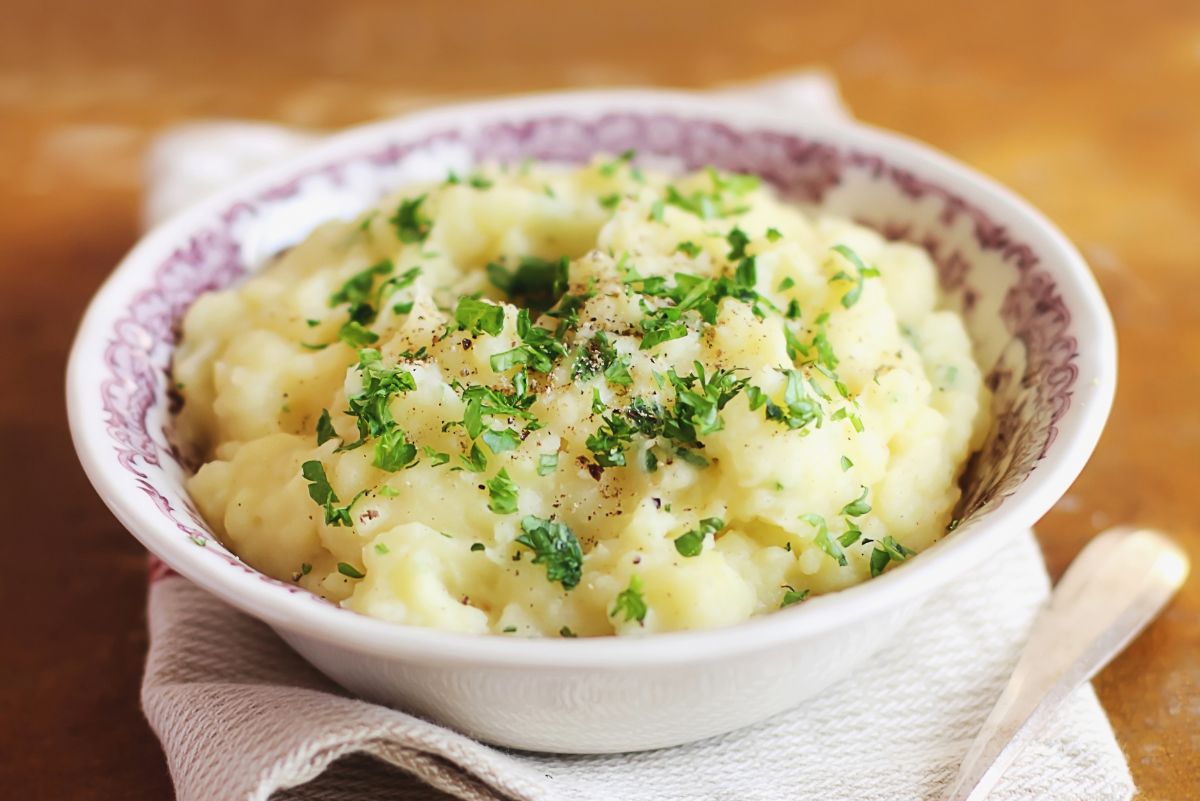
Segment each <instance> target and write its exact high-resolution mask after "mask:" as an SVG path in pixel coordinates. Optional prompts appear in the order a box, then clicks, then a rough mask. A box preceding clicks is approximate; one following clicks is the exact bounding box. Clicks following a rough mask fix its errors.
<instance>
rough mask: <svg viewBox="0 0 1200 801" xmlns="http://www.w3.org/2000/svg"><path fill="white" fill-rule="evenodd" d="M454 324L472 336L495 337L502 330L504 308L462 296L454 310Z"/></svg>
mask: <svg viewBox="0 0 1200 801" xmlns="http://www.w3.org/2000/svg"><path fill="white" fill-rule="evenodd" d="M454 322H455V323H456V324H457V325H458V327H459V328H460V329H467V330H469V331H470V332H471V334H472V335H475V334H479V333H480V332H483V333H487V334H491V335H492V336H497V335H499V333H500V331H501V329H503V328H504V307H503V306H498V305H496V304H495V303H489V302H488V301H486V300H480V299H479V298H473V297H470V296H464V297H461V298H459V299H458V306H457V307H456V308H455V309H454Z"/></svg>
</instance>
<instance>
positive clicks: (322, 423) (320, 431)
mask: <svg viewBox="0 0 1200 801" xmlns="http://www.w3.org/2000/svg"><path fill="white" fill-rule="evenodd" d="M336 438H337V432H336V431H334V430H333V422H332V421H331V420H330V419H329V410H328V409H322V410H321V416H320V417H319V418H317V444H318V445H324V444H325V443H326V442H328V441H329V440H331V439H336Z"/></svg>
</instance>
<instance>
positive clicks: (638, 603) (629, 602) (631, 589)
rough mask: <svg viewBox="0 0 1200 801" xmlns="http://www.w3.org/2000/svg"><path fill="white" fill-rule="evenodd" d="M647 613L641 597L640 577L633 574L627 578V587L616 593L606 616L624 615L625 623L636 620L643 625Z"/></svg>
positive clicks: (644, 601)
mask: <svg viewBox="0 0 1200 801" xmlns="http://www.w3.org/2000/svg"><path fill="white" fill-rule="evenodd" d="M647 611H648V609H647V607H646V599H645V597H644V596H643V595H642V577H641V576H639V575H637V574H634V575H632V576H630V577H629V586H628V587H627V588H625V589H623V590H621V591H620V592H619V593H617V597H616V600H615V601H613V605H612V609H610V610H609V612H608V616H609V617H616V616H617V615H624V616H625V622H626V623H628V622H629V621H631V620H636V621H637V622H638V623H640V624H642V625H645V620H646V612H647Z"/></svg>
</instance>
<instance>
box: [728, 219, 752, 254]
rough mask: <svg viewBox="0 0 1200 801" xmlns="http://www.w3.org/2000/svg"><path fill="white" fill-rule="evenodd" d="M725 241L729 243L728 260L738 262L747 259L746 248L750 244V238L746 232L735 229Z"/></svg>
mask: <svg viewBox="0 0 1200 801" xmlns="http://www.w3.org/2000/svg"><path fill="white" fill-rule="evenodd" d="M725 241H726V242H728V243H729V253H728V255H727V256H726V258H727V259H729V260H730V261H737V260H739V259H744V258H746V246H747V245H749V244H750V237H748V236H746V232H745V231H743V230H742V229H741V228H737V227H735V228H734V229H733V230H731V231H730V232H729V233H728V234H726V236H725Z"/></svg>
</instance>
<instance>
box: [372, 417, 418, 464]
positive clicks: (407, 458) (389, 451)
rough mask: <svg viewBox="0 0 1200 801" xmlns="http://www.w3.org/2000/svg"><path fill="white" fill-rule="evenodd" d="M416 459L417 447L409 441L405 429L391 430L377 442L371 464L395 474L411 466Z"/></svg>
mask: <svg viewBox="0 0 1200 801" xmlns="http://www.w3.org/2000/svg"><path fill="white" fill-rule="evenodd" d="M416 458H417V446H416V445H413V444H412V442H410V441H409V439H408V436H407V435H406V434H405V433H404V429H401V428H390V429H388V430H387V431H385V432H384V433H383V435H382V436H381V437H379V439H377V440H376V441H375V458H374V460H373V461H372V462H371V464H373V465H375V466H376V467H378V468H379V469H380V470H387V471H388V472H390V473H394V472H396V471H397V470H400V469H402V468H405V467H408V466H409V465H411V464H412V463H413V462H414V461H416Z"/></svg>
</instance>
